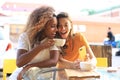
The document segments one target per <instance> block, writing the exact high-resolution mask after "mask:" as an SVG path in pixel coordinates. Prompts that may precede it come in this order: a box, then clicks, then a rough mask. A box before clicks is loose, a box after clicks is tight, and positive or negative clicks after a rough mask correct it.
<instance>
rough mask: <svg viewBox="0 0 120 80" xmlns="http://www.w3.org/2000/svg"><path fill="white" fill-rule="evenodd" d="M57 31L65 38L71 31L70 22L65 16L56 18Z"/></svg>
mask: <svg viewBox="0 0 120 80" xmlns="http://www.w3.org/2000/svg"><path fill="white" fill-rule="evenodd" d="M58 23H59V24H58V32H59V34H60V35H61V37H62V38H64V39H67V37H68V36H69V33H70V31H71V28H72V26H71V22H70V21H69V20H68V19H67V18H59V19H58Z"/></svg>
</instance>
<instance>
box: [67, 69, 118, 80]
mask: <svg viewBox="0 0 120 80" xmlns="http://www.w3.org/2000/svg"><path fill="white" fill-rule="evenodd" d="M107 69H108V68H103V67H98V68H96V69H95V70H93V71H80V70H78V69H65V72H66V75H67V77H68V80H80V79H83V78H84V79H86V78H87V80H89V79H90V80H120V70H119V69H118V70H117V71H116V72H108V71H107Z"/></svg>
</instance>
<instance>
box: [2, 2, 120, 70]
mask: <svg viewBox="0 0 120 80" xmlns="http://www.w3.org/2000/svg"><path fill="white" fill-rule="evenodd" d="M42 5H50V6H52V7H53V8H54V9H55V10H56V14H57V13H59V12H62V11H65V12H68V13H69V14H70V15H71V18H72V20H73V29H74V33H76V32H81V33H83V34H84V35H85V36H86V38H87V40H88V42H89V43H92V44H103V43H104V40H106V38H107V32H108V27H110V28H111V31H112V33H113V34H114V35H115V38H116V40H119V42H120V0H0V69H2V68H3V60H4V58H12V59H13V58H16V47H17V41H18V37H19V35H20V34H21V33H22V32H23V30H24V28H25V25H26V21H27V18H28V16H29V14H30V13H31V12H32V11H33V10H34V9H35V8H37V7H40V6H42ZM119 45H120V43H119ZM3 46H4V47H3ZM11 46H12V50H10V51H8V50H9V49H11ZM119 49H120V46H119V48H117V49H112V54H113V55H114V53H116V51H118V50H119ZM5 53H6V54H5ZM10 53H12V55H11V54H10ZM112 58H113V59H112V62H113V64H112V65H113V66H120V64H118V63H117V62H118V61H119V60H120V59H119V57H112Z"/></svg>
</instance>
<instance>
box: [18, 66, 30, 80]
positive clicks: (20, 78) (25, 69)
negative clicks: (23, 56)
mask: <svg viewBox="0 0 120 80" xmlns="http://www.w3.org/2000/svg"><path fill="white" fill-rule="evenodd" d="M29 68H30V66H25V67H23V69H22V71H21V72H20V73H19V74H18V76H17V80H22V76H23V74H24V73H25V72H26V71H27V70H28V69H29Z"/></svg>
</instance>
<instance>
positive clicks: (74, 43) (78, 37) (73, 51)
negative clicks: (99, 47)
mask: <svg viewBox="0 0 120 80" xmlns="http://www.w3.org/2000/svg"><path fill="white" fill-rule="evenodd" d="M66 45H67V48H66V49H64V52H65V55H63V58H64V59H66V60H69V61H75V60H76V59H81V57H80V54H81V53H80V48H81V47H83V46H85V47H86V48H90V46H89V44H88V42H87V39H86V38H85V37H84V36H83V35H82V33H76V34H75V35H74V37H73V38H71V39H69V40H68V41H67V42H66Z"/></svg>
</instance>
